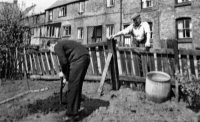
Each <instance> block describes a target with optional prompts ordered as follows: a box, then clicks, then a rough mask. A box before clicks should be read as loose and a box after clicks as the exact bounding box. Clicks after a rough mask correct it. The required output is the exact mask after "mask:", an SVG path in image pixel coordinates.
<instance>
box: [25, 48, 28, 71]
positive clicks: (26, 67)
mask: <svg viewBox="0 0 200 122" xmlns="http://www.w3.org/2000/svg"><path fill="white" fill-rule="evenodd" d="M24 63H25V69H26V72H27V71H28V63H27V57H26V50H25V48H24Z"/></svg>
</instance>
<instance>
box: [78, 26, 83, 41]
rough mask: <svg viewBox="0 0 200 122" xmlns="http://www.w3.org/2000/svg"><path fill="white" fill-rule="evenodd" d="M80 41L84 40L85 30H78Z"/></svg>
mask: <svg viewBox="0 0 200 122" xmlns="http://www.w3.org/2000/svg"><path fill="white" fill-rule="evenodd" d="M78 39H83V28H78Z"/></svg>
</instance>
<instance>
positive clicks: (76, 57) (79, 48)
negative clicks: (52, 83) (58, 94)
mask: <svg viewBox="0 0 200 122" xmlns="http://www.w3.org/2000/svg"><path fill="white" fill-rule="evenodd" d="M47 47H48V49H49V50H50V51H52V52H55V53H56V55H57V56H58V59H59V62H60V66H61V70H62V72H63V74H64V76H65V77H66V80H67V81H68V91H67V96H66V97H67V110H66V117H65V120H69V121H71V120H72V121H73V120H76V119H77V118H78V117H79V109H80V104H81V93H82V86H83V80H84V78H85V75H86V72H87V69H88V66H89V63H90V58H89V53H88V50H87V48H86V47H84V46H83V45H81V44H80V43H78V42H76V41H75V40H58V41H57V42H56V43H52V42H50V41H48V42H47Z"/></svg>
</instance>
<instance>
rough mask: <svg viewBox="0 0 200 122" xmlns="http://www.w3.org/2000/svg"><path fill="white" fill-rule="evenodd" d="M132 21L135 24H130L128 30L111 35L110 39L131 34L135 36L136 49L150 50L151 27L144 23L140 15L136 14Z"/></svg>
mask: <svg viewBox="0 0 200 122" xmlns="http://www.w3.org/2000/svg"><path fill="white" fill-rule="evenodd" d="M131 19H132V20H133V23H132V24H130V25H129V26H128V27H127V28H125V29H124V30H122V31H119V32H118V33H116V34H114V35H111V36H110V37H109V39H112V38H115V37H117V36H120V35H126V34H131V35H132V36H133V42H132V43H133V44H134V45H135V46H136V47H146V48H150V47H151V44H150V34H151V31H150V27H149V24H148V23H147V22H142V21H141V17H140V14H139V13H135V14H134V15H133V16H132V17H131Z"/></svg>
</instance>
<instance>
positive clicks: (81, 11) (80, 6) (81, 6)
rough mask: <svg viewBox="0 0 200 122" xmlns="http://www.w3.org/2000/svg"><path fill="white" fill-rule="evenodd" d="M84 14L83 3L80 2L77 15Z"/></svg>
mask: <svg viewBox="0 0 200 122" xmlns="http://www.w3.org/2000/svg"><path fill="white" fill-rule="evenodd" d="M83 12H85V2H80V4H79V14H82V13H83Z"/></svg>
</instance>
